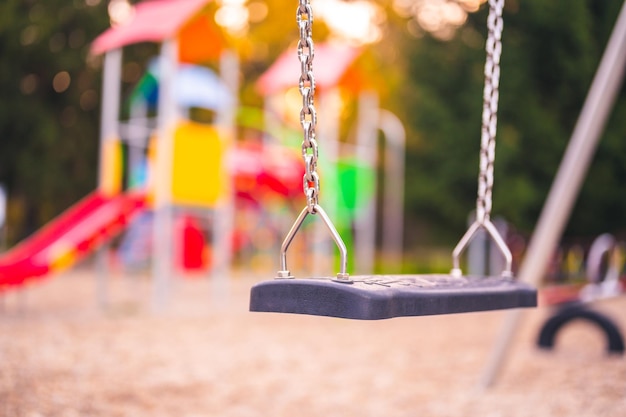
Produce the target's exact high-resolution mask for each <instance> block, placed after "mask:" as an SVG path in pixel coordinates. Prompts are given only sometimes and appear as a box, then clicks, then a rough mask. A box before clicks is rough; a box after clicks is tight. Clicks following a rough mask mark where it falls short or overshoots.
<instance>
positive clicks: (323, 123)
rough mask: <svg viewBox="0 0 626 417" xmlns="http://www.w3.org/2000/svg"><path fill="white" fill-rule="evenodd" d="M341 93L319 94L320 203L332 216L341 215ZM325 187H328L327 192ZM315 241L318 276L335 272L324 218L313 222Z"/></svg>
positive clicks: (314, 271) (335, 91) (329, 91)
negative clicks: (339, 164) (339, 172)
mask: <svg viewBox="0 0 626 417" xmlns="http://www.w3.org/2000/svg"><path fill="white" fill-rule="evenodd" d="M340 100H341V97H340V95H339V91H338V90H337V89H336V88H332V89H329V90H326V91H325V92H324V93H322V94H320V95H319V106H317V108H318V109H319V110H318V120H319V122H318V126H317V132H316V136H317V138H318V141H319V142H320V144H321V145H320V146H321V147H323V149H322V151H321V152H320V155H319V158H320V164H319V165H320V167H321V170H322V171H323V172H321V175H320V189H321V191H320V206H322V208H324V210H325V211H326V213H327V214H328V216H329V217H330V218H331V219H332V220H333V221H335V220H336V219H337V207H338V204H339V203H338V201H339V199H338V198H337V195H338V194H339V193H338V192H337V191H338V189H339V175H338V171H337V161H338V160H339V109H338V105H339V103H340ZM324 190H327V191H326V192H324ZM313 234H314V237H313V242H314V244H315V245H316V248H315V249H314V251H313V265H312V272H313V274H314V275H316V276H327V275H329V274H330V275H334V261H333V259H334V254H335V252H334V251H335V246H334V243H333V242H331V241H330V240H329V239H328V230H327V229H326V226H325V225H324V222H321V221H316V222H315V223H314V226H313Z"/></svg>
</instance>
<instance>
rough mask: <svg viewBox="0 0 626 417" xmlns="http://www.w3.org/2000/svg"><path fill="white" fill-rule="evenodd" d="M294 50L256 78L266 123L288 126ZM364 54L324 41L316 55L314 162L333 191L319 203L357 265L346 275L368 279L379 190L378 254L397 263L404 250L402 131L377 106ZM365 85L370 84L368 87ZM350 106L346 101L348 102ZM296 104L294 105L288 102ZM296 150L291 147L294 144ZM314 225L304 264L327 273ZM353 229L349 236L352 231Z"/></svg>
mask: <svg viewBox="0 0 626 417" xmlns="http://www.w3.org/2000/svg"><path fill="white" fill-rule="evenodd" d="M295 54H296V51H295V49H292V50H287V51H285V52H283V53H282V54H281V55H280V56H279V57H278V59H277V60H276V61H275V63H274V64H273V65H272V66H270V67H269V68H268V70H267V71H266V72H265V73H264V74H263V75H262V76H261V77H260V78H259V80H258V82H257V89H258V91H259V92H260V93H261V95H262V96H263V97H265V109H264V112H265V115H266V124H267V125H268V126H272V125H274V124H277V123H279V124H281V123H282V124H284V123H290V121H291V123H292V124H297V123H298V121H297V120H293V113H294V111H293V105H291V106H290V104H291V103H289V102H288V98H289V97H293V96H294V94H293V93H294V90H295V89H294V87H293V78H294V74H297V73H298V70H299V67H298V60H296V59H294V55H295ZM363 54H364V48H362V47H353V46H349V45H346V44H340V43H322V44H319V45H317V46H316V48H315V55H316V59H317V61H318V62H319V65H320V69H321V71H320V73H319V74H317V77H316V87H317V89H318V91H319V97H318V100H319V102H320V103H321V106H320V113H319V118H320V120H323V122H321V123H320V128H319V132H320V137H323V138H324V139H323V140H324V143H325V148H324V150H325V152H324V153H323V154H320V156H319V164H320V170H322V171H323V172H324V181H325V187H328V188H329V189H334V190H338V192H337V193H335V194H330V193H329V195H327V196H326V200H325V205H326V206H327V207H328V212H329V213H330V215H331V216H333V217H334V218H336V219H337V226H338V228H339V230H341V231H342V235H343V236H345V239H346V241H345V242H346V244H347V246H348V247H349V248H354V252H355V254H356V255H355V262H354V265H349V266H348V268H349V269H350V270H355V271H356V272H360V273H372V272H373V270H374V264H375V260H376V253H375V246H376V232H377V230H376V227H373V226H372V225H375V224H376V218H377V201H376V195H377V194H378V193H379V192H380V191H381V188H382V190H383V191H384V196H383V199H382V200H383V204H382V207H381V208H382V210H383V211H382V213H381V216H380V217H381V219H382V224H381V227H380V229H381V231H382V233H381V241H382V245H381V246H382V248H381V249H382V253H383V256H385V257H387V258H388V259H391V258H393V261H396V262H398V263H400V262H401V255H400V254H401V253H402V247H403V243H402V242H403V235H404V232H403V228H404V226H403V219H404V212H403V204H404V203H403V202H404V192H403V190H404V159H405V131H404V127H403V126H402V123H401V122H400V121H399V119H398V118H397V117H396V116H395V115H394V114H393V113H391V112H389V111H388V110H384V109H381V108H380V107H379V102H378V96H377V94H376V92H375V90H374V87H373V86H372V85H370V84H371V77H368V76H366V74H363V70H362V69H361V66H360V65H359V59H360V57H361V56H362V55H363ZM368 81H369V83H368ZM351 102H352V103H351ZM293 104H295V103H293ZM351 105H353V107H355V108H356V109H357V110H356V121H355V122H354V126H353V129H352V131H351V132H349V136H350V137H348V138H344V140H341V129H340V125H341V124H342V123H344V124H345V122H342V116H343V115H344V114H342V113H345V110H344V108H346V107H350V106H351ZM379 133H382V135H383V139H384V145H385V146H384V156H383V157H381V155H379V150H378V149H379V148H378V135H379ZM296 146H297V145H296ZM379 167H382V168H383V169H384V176H383V178H384V184H381V185H382V187H380V186H379V185H378V183H377V170H378V168H379ZM320 226H322V225H320V224H312V229H313V230H312V233H311V234H312V235H313V236H312V238H311V239H310V240H312V241H313V242H314V245H315V246H316V249H315V250H314V251H313V256H312V257H311V258H310V262H311V264H312V269H311V270H312V272H313V273H319V272H320V271H322V270H324V269H327V268H329V267H331V266H330V265H332V262H330V263H329V261H330V260H332V259H333V256H332V243H331V241H330V240H329V239H328V236H327V235H326V233H325V230H324V229H323V228H322V227H320ZM352 230H354V233H353V232H352Z"/></svg>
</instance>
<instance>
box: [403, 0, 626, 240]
mask: <svg viewBox="0 0 626 417" xmlns="http://www.w3.org/2000/svg"><path fill="white" fill-rule="evenodd" d="M620 6H621V2H620V1H606V2H593V1H585V2H569V1H565V0H561V1H552V2H544V1H542V0H525V1H521V2H517V1H508V2H507V6H506V8H505V11H504V33H503V53H502V61H501V66H502V69H501V70H502V75H501V83H500V111H499V122H498V140H497V147H496V153H497V158H496V165H495V176H496V180H495V186H494V210H493V215H501V216H504V217H505V218H506V219H508V220H509V221H510V222H511V223H512V224H513V225H514V226H515V227H516V228H518V229H519V230H521V231H523V232H525V233H530V232H531V231H532V228H533V227H534V225H535V222H536V220H537V217H538V214H539V212H540V210H541V208H542V206H543V203H544V200H545V198H546V196H547V192H548V190H549V187H550V185H551V183H552V180H553V178H554V175H555V173H556V170H557V167H558V164H559V162H560V160H561V157H562V155H563V152H564V150H565V147H566V145H567V142H568V140H569V138H570V135H571V133H572V131H573V128H574V124H575V122H576V120H577V118H578V114H579V112H580V109H581V108H582V104H583V102H584V99H585V96H586V94H587V90H588V88H589V86H590V84H591V80H592V78H593V75H594V73H595V70H596V67H597V65H598V63H599V61H600V57H601V54H602V51H603V50H604V48H605V45H606V43H607V41H608V37H609V35H610V32H611V28H612V27H613V24H614V22H615V18H616V16H617V14H618V11H619V8H620ZM486 15H487V8H486V6H483V8H482V9H481V10H480V11H479V12H477V13H475V14H471V15H470V16H469V18H468V21H467V23H466V24H465V25H464V26H463V27H462V28H460V29H459V30H458V31H457V33H456V35H455V37H454V38H453V39H451V40H450V41H440V40H437V39H435V38H433V37H430V36H427V35H426V36H424V37H423V38H422V39H420V40H416V41H414V42H413V43H412V44H411V47H409V48H407V50H408V66H409V86H408V88H406V90H405V91H404V94H403V95H402V97H403V98H404V101H405V102H406V103H407V104H408V106H407V107H408V109H410V111H411V113H410V118H409V115H407V121H408V123H409V124H410V128H411V130H412V132H413V135H412V138H411V140H410V145H409V146H410V155H409V163H408V166H409V174H408V177H409V181H408V189H407V194H408V203H407V204H408V207H409V212H410V213H411V215H412V216H414V218H415V219H417V220H416V222H417V224H418V225H425V224H427V225H428V227H426V226H424V229H418V230H423V231H424V233H426V235H428V230H432V231H434V232H437V236H438V237H440V238H441V240H442V241H444V242H448V243H453V242H454V240H455V239H458V237H459V236H460V234H461V233H462V231H463V230H464V228H465V222H466V216H467V214H468V213H469V212H470V211H471V210H472V209H473V207H474V206H475V195H476V177H477V171H478V148H479V142H480V121H481V111H482V87H483V82H484V81H483V67H484V60H485V52H484V43H485V38H486V33H487V29H486ZM625 111H626V91H625V90H624V89H622V91H621V93H620V96H619V101H618V103H617V105H616V107H615V109H614V112H613V116H612V118H611V120H610V123H609V124H608V126H607V131H606V133H605V134H604V135H603V138H602V142H601V144H600V148H599V150H598V153H597V155H596V157H595V160H594V163H593V166H592V168H591V171H590V173H589V175H588V177H587V180H586V182H585V187H584V188H583V190H582V192H581V195H580V198H579V200H578V204H577V206H576V208H575V211H574V213H573V216H572V220H571V222H570V224H569V227H568V230H567V233H568V234H569V235H577V236H580V235H588V234H597V233H601V232H605V231H611V232H614V233H620V232H624V231H626V220H625V219H624V216H620V214H621V213H623V212H624V211H625V210H626V198H625V197H624V193H623V192H620V188H621V187H623V184H624V182H625V180H626V177H625V174H626V172H625V167H626V142H624V141H623V140H620V139H621V137H622V136H623V132H624V131H625V130H624V128H625V126H624V124H625V123H626V122H625V120H626V113H625Z"/></svg>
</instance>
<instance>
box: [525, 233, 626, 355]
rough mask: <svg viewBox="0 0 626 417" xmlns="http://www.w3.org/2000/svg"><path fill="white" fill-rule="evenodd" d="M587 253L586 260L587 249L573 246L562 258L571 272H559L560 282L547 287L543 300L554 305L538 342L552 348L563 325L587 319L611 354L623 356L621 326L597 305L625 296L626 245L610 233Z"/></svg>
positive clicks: (601, 237) (599, 238) (595, 243)
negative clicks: (596, 329)
mask: <svg viewBox="0 0 626 417" xmlns="http://www.w3.org/2000/svg"><path fill="white" fill-rule="evenodd" d="M586 253H587V255H586V259H583V256H584V250H583V249H582V248H581V247H580V246H577V245H575V246H572V247H571V248H570V249H569V251H567V255H566V256H563V257H562V259H561V261H562V263H563V264H564V265H563V266H564V268H562V269H564V270H565V271H566V273H567V275H566V274H559V275H558V281H557V282H556V283H554V284H548V285H547V286H546V287H545V288H544V289H543V291H542V292H543V303H544V304H547V305H550V306H553V312H552V314H551V315H550V316H549V317H548V318H547V319H546V321H545V323H544V324H543V326H542V327H541V329H540V331H539V335H538V338H537V345H538V346H539V347H541V348H544V349H548V350H549V349H552V348H553V347H554V344H555V341H556V338H557V336H558V333H559V332H560V331H561V330H562V329H563V328H565V327H566V326H567V325H568V324H569V323H571V322H573V321H575V320H584V321H586V322H588V323H590V324H591V325H593V326H594V327H596V328H598V330H599V331H600V332H601V333H602V334H604V336H605V338H606V351H607V353H609V354H619V355H622V354H623V353H624V337H623V335H622V333H621V331H620V329H619V326H618V325H617V324H616V323H615V321H614V319H612V318H611V317H609V316H608V315H606V314H604V313H602V312H601V311H600V310H599V309H598V308H597V307H594V304H595V302H597V301H600V300H604V299H607V298H612V297H617V296H620V295H623V293H624V289H625V286H624V281H623V275H624V244H623V243H622V242H618V241H617V240H616V239H615V238H614V237H613V236H612V235H610V234H602V235H600V236H598V237H597V238H596V239H595V240H594V241H593V243H592V244H591V245H590V247H589V249H588V250H587V251H586ZM581 272H582V275H583V277H584V280H583V281H582V282H581V281H580V279H579V278H580V274H581ZM568 275H569V276H568Z"/></svg>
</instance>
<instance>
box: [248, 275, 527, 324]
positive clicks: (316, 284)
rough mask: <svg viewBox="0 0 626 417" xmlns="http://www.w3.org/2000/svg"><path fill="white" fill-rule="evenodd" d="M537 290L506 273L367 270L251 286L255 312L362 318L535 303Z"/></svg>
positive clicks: (501, 307) (373, 318)
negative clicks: (345, 278)
mask: <svg viewBox="0 0 626 417" xmlns="http://www.w3.org/2000/svg"><path fill="white" fill-rule="evenodd" d="M536 305H537V291H536V289H534V288H532V287H531V286H529V285H527V284H524V283H521V282H517V281H515V280H514V279H511V278H505V277H499V276H498V277H496V276H489V277H481V276H461V277H454V276H451V275H437V274H433V275H362V276H352V277H351V282H337V281H334V280H333V279H331V278H312V279H274V280H271V281H265V282H261V283H259V284H256V285H255V286H253V287H252V291H251V296H250V311H260V312H274V313H295V314H311V315H316V316H330V317H341V318H346V319H359V320H380V319H388V318H392V317H403V316H428V315H435V314H453V313H466V312H472V311H488V310H501V309H508V308H522V307H535V306H536Z"/></svg>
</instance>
